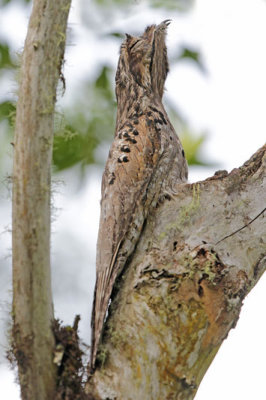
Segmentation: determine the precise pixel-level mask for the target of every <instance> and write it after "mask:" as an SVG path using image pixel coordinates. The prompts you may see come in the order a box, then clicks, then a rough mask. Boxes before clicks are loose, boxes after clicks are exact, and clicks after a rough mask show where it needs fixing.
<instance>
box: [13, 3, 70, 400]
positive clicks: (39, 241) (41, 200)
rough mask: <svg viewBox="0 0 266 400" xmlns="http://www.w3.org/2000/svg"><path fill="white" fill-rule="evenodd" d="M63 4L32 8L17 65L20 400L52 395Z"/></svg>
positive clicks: (15, 242)
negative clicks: (55, 153)
mask: <svg viewBox="0 0 266 400" xmlns="http://www.w3.org/2000/svg"><path fill="white" fill-rule="evenodd" d="M70 2H71V0H57V1H53V0H39V1H37V0H36V1H34V2H33V10H32V14H31V18H30V22H29V28H28V34H27V38H26V42H25V48H24V51H23V57H22V66H21V75H20V82H21V83H20V88H19V98H18V104H17V115H16V128H15V154H14V167H13V353H14V355H15V357H16V360H17V363H18V370H19V380H20V386H21V394H22V399H23V400H26V399H29V400H33V399H38V400H44V399H46V400H48V399H49V400H51V399H53V398H54V393H55V387H56V369H55V364H53V351H54V345H55V339H54V335H53V332H52V326H51V324H52V320H53V304H52V295H51V279H50V168H51V157H52V144H53V121H54V119H53V118H54V105H55V99H56V87H57V82H58V78H59V75H60V73H61V65H62V60H63V56H64V49H65V37H66V24H67V18H68V12H69V7H70Z"/></svg>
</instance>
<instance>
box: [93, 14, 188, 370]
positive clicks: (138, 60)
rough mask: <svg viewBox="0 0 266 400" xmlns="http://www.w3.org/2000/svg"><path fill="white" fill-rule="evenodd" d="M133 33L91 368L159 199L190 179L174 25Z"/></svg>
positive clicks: (109, 180)
mask: <svg viewBox="0 0 266 400" xmlns="http://www.w3.org/2000/svg"><path fill="white" fill-rule="evenodd" d="M168 24H169V20H167V21H164V22H162V23H161V24H160V25H152V26H149V27H148V28H147V29H146V30H145V32H144V33H143V35H142V36H140V37H132V36H130V35H127V37H126V39H125V41H124V42H123V44H122V46H121V52H120V58H119V62H118V68H117V73H116V97H117V121H116V133H115V138H114V141H113V143H112V146H111V149H110V152H109V157H108V160H107V163H106V166H105V171H104V174H103V179H102V200H101V217H100V227H99V234H98V243H97V260H96V268H97V277H96V285H95V293H94V304H93V315H92V348H91V367H92V368H94V366H95V361H96V355H97V350H98V346H99V343H100V340H101V334H102V329H103V323H104V319H105V316H106V312H107V308H108V303H109V300H110V298H111V294H112V290H113V286H114V283H115V280H116V278H117V277H118V276H119V274H121V272H122V270H123V267H124V266H125V263H126V262H127V260H128V258H129V256H130V255H131V254H132V252H133V250H134V248H135V246H136V244H137V242H138V240H139V236H140V233H141V230H142V227H143V224H144V221H145V219H146V218H147V217H148V214H149V213H150V212H151V210H152V209H153V208H154V207H155V206H156V204H157V203H158V200H159V197H160V196H163V195H164V194H166V193H168V194H169V193H170V194H171V193H173V191H174V186H175V184H176V183H180V182H181V181H185V180H186V179H187V163H186V160H185V157H184V151H183V149H182V146H181V144H180V141H179V139H178V137H177V135H176V133H175V131H174V128H173V126H172V125H171V123H170V121H169V119H168V116H167V114H166V112H165V110H164V107H163V105H162V96H163V91H164V83H165V79H166V76H167V73H168V60H167V50H166V46H165V35H166V28H167V25H168Z"/></svg>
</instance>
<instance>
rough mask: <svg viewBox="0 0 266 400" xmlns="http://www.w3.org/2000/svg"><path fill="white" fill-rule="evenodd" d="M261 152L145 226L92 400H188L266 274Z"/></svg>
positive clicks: (191, 189) (196, 187)
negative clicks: (247, 297) (257, 284)
mask: <svg viewBox="0 0 266 400" xmlns="http://www.w3.org/2000/svg"><path fill="white" fill-rule="evenodd" d="M265 150H266V146H264V147H263V148H261V149H260V150H258V152H257V153H256V154H254V155H253V157H251V159H250V160H249V161H247V162H246V163H245V164H244V165H243V166H242V167H240V168H238V169H234V170H233V171H232V172H231V173H230V174H227V172H226V171H221V172H218V173H216V174H215V175H214V176H213V177H212V178H209V179H207V180H205V181H202V182H198V183H194V184H180V185H179V186H178V188H177V189H178V190H177V192H178V194H177V195H176V196H174V197H173V198H171V199H170V201H168V200H165V201H164V202H163V203H162V204H160V205H158V208H157V210H156V211H155V212H154V214H153V215H150V216H149V219H148V220H147V224H146V226H145V229H144V232H143V234H142V236H141V239H140V241H139V243H138V246H137V248H136V250H135V253H134V255H133V256H132V258H131V261H130V263H129V264H128V265H127V268H126V270H125V272H124V273H123V275H122V277H121V278H120V280H119V282H117V285H116V290H115V293H114V295H113V299H112V304H111V307H110V309H109V316H108V319H107V322H106V324H105V331H104V338H103V343H102V346H101V349H100V353H99V354H98V365H97V368H96V371H95V373H94V374H93V375H92V376H91V377H90V379H89V381H88V383H87V392H88V393H90V394H91V395H93V398H94V399H101V400H103V399H116V400H122V399H123V400H126V399H128V400H129V399H154V400H155V399H156V400H157V399H158V400H159V399H179V400H180V399H184V400H188V399H193V398H194V397H195V394H196V392H197V389H198V387H199V384H200V382H201V380H202V378H203V376H204V374H205V372H206V371H207V369H208V367H209V365H210V364H211V362H212V360H213V358H214V357H215V354H216V353H217V351H218V350H219V347H220V345H221V344H222V342H223V340H224V339H225V338H226V337H227V335H228V332H229V331H230V329H231V328H233V327H235V325H236V323H237V320H238V317H239V313H240V310H241V306H242V301H243V299H244V297H245V296H246V295H247V294H248V292H249V291H250V290H251V288H252V287H253V286H254V285H255V284H256V282H257V281H258V279H259V278H260V276H261V275H262V273H263V271H264V270H265V266H266V262H265V261H266V251H265V250H266V244H265V242H266V234H265V223H264V216H265V198H266V190H265V158H266V155H265Z"/></svg>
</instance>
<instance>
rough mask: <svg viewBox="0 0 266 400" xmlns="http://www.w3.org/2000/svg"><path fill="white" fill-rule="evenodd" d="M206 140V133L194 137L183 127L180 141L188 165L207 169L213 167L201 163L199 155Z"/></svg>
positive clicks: (209, 164)
mask: <svg viewBox="0 0 266 400" xmlns="http://www.w3.org/2000/svg"><path fill="white" fill-rule="evenodd" d="M206 138H207V134H206V133H201V134H199V135H196V134H194V133H192V132H191V131H190V130H189V129H188V128H186V127H183V131H182V134H181V138H180V139H181V142H182V145H183V148H184V151H185V155H186V159H187V162H188V164H189V165H201V166H204V167H209V166H212V165H213V164H211V163H209V162H207V161H203V159H202V158H201V155H200V153H201V150H202V147H203V144H204V143H205V141H206Z"/></svg>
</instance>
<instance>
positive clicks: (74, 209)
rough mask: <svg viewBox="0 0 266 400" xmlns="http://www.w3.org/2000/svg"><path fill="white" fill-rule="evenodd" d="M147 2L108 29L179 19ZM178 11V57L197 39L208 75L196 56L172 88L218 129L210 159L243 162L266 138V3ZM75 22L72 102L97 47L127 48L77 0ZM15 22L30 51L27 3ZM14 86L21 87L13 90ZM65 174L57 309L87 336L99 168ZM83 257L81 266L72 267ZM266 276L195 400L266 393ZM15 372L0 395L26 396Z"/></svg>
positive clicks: (197, 118)
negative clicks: (91, 22) (95, 30)
mask: <svg viewBox="0 0 266 400" xmlns="http://www.w3.org/2000/svg"><path fill="white" fill-rule="evenodd" d="M138 3H139V4H137V5H136V7H135V11H134V10H133V12H132V14H131V15H130V16H128V17H127V18H124V17H123V19H122V18H121V19H120V20H119V21H118V20H117V21H108V23H106V32H107V31H109V30H110V29H111V28H110V26H111V25H112V27H113V28H114V30H115V29H118V28H120V29H121V31H126V32H129V33H130V32H141V31H142V30H143V28H144V27H145V26H146V25H147V24H148V23H153V22H156V23H157V22H161V21H162V20H163V19H165V18H171V15H169V14H170V13H168V14H166V13H165V12H162V11H161V10H160V11H159V12H156V13H155V14H154V15H152V16H151V13H150V11H149V12H147V11H145V9H144V8H143V5H142V2H141V1H139V2H138ZM92 15H93V12H92ZM172 19H173V21H172V24H171V25H170V27H169V34H168V45H169V53H170V55H171V54H174V53H175V52H176V49H177V46H178V45H179V44H180V43H182V44H187V45H191V46H192V45H193V46H194V47H198V48H199V49H200V50H201V52H202V54H203V57H204V64H205V66H206V68H207V71H208V74H207V75H203V74H202V73H201V72H200V71H198V69H197V68H195V67H194V66H193V65H192V64H189V63H188V62H184V63H179V64H178V65H177V66H176V67H174V68H172V70H171V73H170V75H169V78H168V80H167V85H166V86H167V96H169V97H170V98H171V100H172V101H174V102H176V104H177V105H178V108H179V109H180V110H181V112H182V113H183V115H184V116H185V117H186V118H187V120H188V121H189V123H190V125H192V127H193V128H194V129H195V131H196V132H198V131H207V132H208V133H209V136H208V140H207V142H206V144H205V147H204V153H205V154H206V156H207V157H208V159H210V160H213V161H217V162H219V163H220V166H219V168H222V169H228V170H230V169H232V168H234V167H238V166H240V165H241V164H242V163H243V162H245V161H246V160H247V159H248V158H249V157H250V156H251V155H252V154H253V153H254V152H255V151H256V150H257V149H258V148H259V147H260V146H262V145H263V144H264V142H265V137H266V135H265V132H266V110H265V104H266V1H264V0H234V1H232V0H215V1H214V0H198V2H197V3H196V5H195V7H194V9H193V10H192V12H190V13H188V14H184V15H178V17H174V18H172ZM70 22H71V25H70V27H71V34H72V36H73V38H72V39H71V42H73V43H74V46H69V47H68V48H67V54H66V59H67V62H66V68H65V77H66V81H67V92H66V96H65V99H64V102H66V103H68V99H69V98H70V97H71V96H72V94H73V93H77V88H78V85H79V84H80V83H81V82H82V79H83V78H84V77H85V76H87V74H88V71H89V72H93V69H94V67H95V65H94V64H93V63H92V60H91V55H92V54H93V55H94V57H95V56H96V55H97V57H99V58H100V59H101V60H103V61H104V62H105V61H106V60H109V62H110V63H111V64H112V65H115V64H116V62H117V56H118V46H119V44H118V43H119V42H118V41H116V42H112V43H111V42H110V43H109V44H108V46H106V48H105V49H104V51H102V49H99V48H97V46H96V45H95V43H94V40H93V38H92V39H89V38H88V34H86V35H85V36H84V35H83V33H84V30H85V28H84V27H83V26H82V25H81V24H80V15H79V6H78V1H73V7H72V10H71V16H70ZM107 25H108V26H107ZM11 26H16V32H17V33H19V34H14V35H13V39H12V40H13V41H14V45H15V47H16V48H18V49H19V48H20V49H21V48H22V46H23V41H24V39H22V38H23V37H24V36H25V32H26V26H27V19H26V18H22V15H21V12H20V11H19V9H18V8H14V7H13V9H10V12H9V13H8V15H5V18H4V19H3V18H2V16H0V31H1V35H4V33H3V32H8V31H10V29H11ZM86 32H87V31H86ZM8 36H9V35H8ZM88 64H89V65H88ZM4 89H5V88H4ZM6 90H7V92H8V91H9V92H10V91H11V92H12V91H13V90H14V88H13V87H12V88H6ZM213 172H214V169H208V170H206V169H195V168H194V169H193V171H192V172H191V174H190V180H192V181H195V180H198V179H204V178H205V177H207V176H210V175H211V174H213ZM62 176H63V179H64V180H65V182H66V185H65V186H61V187H60V188H59V191H60V193H58V194H56V193H55V199H54V201H55V206H56V207H58V208H60V211H59V212H58V213H57V214H58V215H57V217H56V221H55V222H54V224H53V232H54V234H53V249H52V250H53V258H54V264H55V265H56V268H57V272H58V270H59V271H62V275H64V276H65V277H63V278H62V279H61V280H60V281H56V279H58V278H56V277H55V279H54V282H53V285H54V287H56V288H57V291H58V294H57V297H56V298H55V310H56V316H59V317H61V318H63V319H64V321H65V322H67V323H72V322H73V319H74V315H75V314H76V313H80V312H81V314H82V317H83V319H82V322H81V326H80V328H81V333H82V337H83V338H84V340H86V342H88V339H89V338H88V328H89V312H90V307H91V304H87V302H86V298H87V293H88V291H89V290H90V291H91V293H92V285H91V286H89V282H90V281H91V280H92V278H93V277H94V275H95V274H94V260H95V245H96V236H95V229H96V226H97V225H98V218H99V198H100V173H99V171H98V170H97V169H96V168H94V167H93V168H91V171H90V179H87V181H86V182H87V183H86V182H85V183H84V182H83V188H82V189H80V188H79V190H77V187H76V186H75V183H74V182H73V181H72V180H71V178H72V173H71V171H69V172H67V173H65V174H64V175H62ZM2 214H3V215H2ZM0 217H1V218H0V220H1V221H2V224H3V225H2V226H6V225H8V224H9V223H10V221H9V220H10V218H9V215H8V214H7V213H6V212H5V213H1V210H0ZM2 226H1V231H2V230H3V229H2ZM5 240H6V239H5ZM8 246H9V244H8ZM57 258H60V263H59V262H57V261H56V260H57ZM77 259H78V263H79V265H78V266H77V270H76V271H74V272H73V265H75V261H76V260H77ZM62 260H63V261H65V262H62ZM88 264H89V265H88ZM70 269H72V271H71V270H70ZM59 275H60V274H59ZM57 276H58V273H57ZM265 278H266V277H265V276H264V278H262V279H261V281H260V282H259V283H258V285H257V286H256V288H255V289H254V290H253V291H252V293H251V294H250V295H249V296H248V298H247V299H246V300H245V305H244V307H243V309H242V312H241V318H240V320H239V322H238V325H237V328H236V329H234V330H232V331H231V332H230V334H229V338H228V339H227V340H226V341H225V342H224V344H223V346H222V348H221V349H220V351H219V353H218V355H217V356H216V358H215V360H214V362H213V364H212V366H211V367H210V369H209V371H208V372H207V374H206V376H205V378H204V380H203V382H202V384H201V386H200V389H199V391H198V394H197V396H196V400H213V399H215V400H224V399H227V400H235V399H241V400H250V399H251V398H252V399H254V400H264V399H266V380H265V373H266V367H265V360H266V345H265V338H266V318H265V307H264V304H265V293H266V279H265ZM93 279H94V278H93ZM58 288H59V289H58ZM60 289H61V290H60ZM90 301H91V300H90ZM13 379H14V377H13V374H12V373H10V372H9V371H8V370H7V369H6V368H4V367H3V368H1V367H0V398H5V399H10V400H15V399H19V394H18V388H17V387H16V386H15V384H14V383H13ZM217 388H218V389H217Z"/></svg>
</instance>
